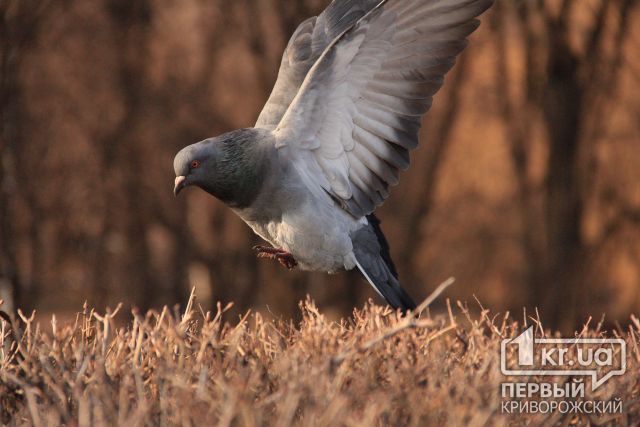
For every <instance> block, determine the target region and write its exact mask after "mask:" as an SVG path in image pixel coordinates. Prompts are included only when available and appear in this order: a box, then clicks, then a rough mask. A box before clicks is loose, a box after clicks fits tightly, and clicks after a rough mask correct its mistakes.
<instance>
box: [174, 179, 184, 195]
mask: <svg viewBox="0 0 640 427" xmlns="http://www.w3.org/2000/svg"><path fill="white" fill-rule="evenodd" d="M186 182H187V178H186V177H184V176H177V177H176V181H175V185H174V186H173V195H174V196H177V195H178V194H180V191H182V189H183V188H184V187H186V186H187V184H186Z"/></svg>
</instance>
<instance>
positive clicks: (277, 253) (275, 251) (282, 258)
mask: <svg viewBox="0 0 640 427" xmlns="http://www.w3.org/2000/svg"><path fill="white" fill-rule="evenodd" d="M253 250H254V251H257V252H258V258H267V259H275V260H276V261H278V262H279V263H280V265H282V266H283V267H285V268H286V269H288V270H292V269H293V268H294V267H295V266H297V265H298V261H296V259H295V258H294V257H293V255H291V254H290V253H289V252H287V251H285V250H284V249H279V248H272V247H270V246H260V245H257V246H254V247H253Z"/></svg>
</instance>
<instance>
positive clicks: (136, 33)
mask: <svg viewBox="0 0 640 427" xmlns="http://www.w3.org/2000/svg"><path fill="white" fill-rule="evenodd" d="M107 8H108V11H109V15H110V17H111V22H112V25H113V31H114V39H115V46H116V49H117V52H118V55H119V59H118V60H119V69H118V75H119V90H120V93H121V96H122V100H123V104H124V107H125V113H124V116H123V119H122V122H121V123H120V125H119V126H118V128H117V129H116V132H114V134H113V135H111V141H107V142H106V146H107V147H108V146H109V144H114V145H115V148H107V149H108V150H110V149H115V150H116V151H115V153H117V154H116V155H117V157H116V158H113V157H110V156H109V157H107V164H106V165H105V166H106V167H105V169H106V171H107V172H110V170H109V169H111V168H116V169H117V170H118V172H119V173H120V174H121V175H120V176H121V177H123V179H124V182H123V183H121V188H123V189H125V194H121V195H113V194H112V195H110V197H109V199H110V198H111V197H118V196H120V197H123V199H124V206H126V208H125V209H126V212H127V215H125V216H123V217H124V218H125V224H124V225H123V227H122V232H123V233H124V236H125V240H126V249H125V253H124V254H125V260H124V263H125V266H126V267H125V271H126V274H127V276H126V280H127V282H129V283H131V285H132V286H135V292H134V294H135V297H134V300H135V303H136V305H137V306H138V307H139V308H140V309H142V310H146V309H148V308H149V307H151V306H152V304H153V299H154V297H155V294H156V292H157V289H156V287H155V286H154V283H153V282H154V281H153V277H152V274H151V267H150V265H149V264H150V251H149V246H148V239H147V223H148V222H149V218H148V217H147V215H148V213H149V212H150V211H149V210H148V209H147V208H148V207H149V201H148V200H149V199H148V191H147V189H146V188H145V179H144V176H145V167H146V165H145V155H144V149H143V147H142V145H143V143H144V141H142V140H141V138H140V126H141V124H142V122H143V120H144V116H145V99H146V97H147V95H148V90H147V78H148V77H147V75H148V63H149V51H148V50H149V38H150V31H151V23H152V12H153V8H152V6H151V3H150V2H149V1H148V0H108V1H107ZM108 203H110V201H109V202H108ZM110 228H112V225H111V224H110V216H109V215H107V217H106V226H105V229H106V230H109V229H110Z"/></svg>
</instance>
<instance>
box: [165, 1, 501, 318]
mask: <svg viewBox="0 0 640 427" xmlns="http://www.w3.org/2000/svg"><path fill="white" fill-rule="evenodd" d="M492 2H493V0H334V1H333V2H332V3H330V4H329V6H327V8H326V9H325V10H324V11H323V12H322V13H321V14H320V15H319V16H317V17H312V18H309V19H307V20H306V21H304V22H303V23H302V24H300V26H299V27H298V28H297V29H296V31H295V32H294V34H293V36H292V37H291V39H290V41H289V43H288V45H287V47H286V49H285V52H284V55H283V57H282V62H281V65H280V70H279V74H278V78H277V81H276V83H275V86H274V88H273V91H272V93H271V95H270V97H269V99H268V101H267V103H266V105H265V107H264V109H263V110H262V112H261V113H260V115H259V117H258V120H257V122H256V124H255V126H254V127H252V128H245V129H239V130H235V131H232V132H229V133H225V134H223V135H220V136H217V137H214V138H209V139H206V140H204V141H200V142H197V143H195V144H192V145H189V146H187V147H185V148H183V149H182V150H181V151H180V152H178V154H177V155H176V156H175V159H174V164H173V166H174V170H175V174H176V179H175V183H174V194H175V195H176V196H177V195H178V194H179V193H180V191H182V190H183V189H184V188H185V187H188V186H196V187H199V188H201V189H202V190H204V191H206V192H207V193H209V194H211V195H212V196H214V197H216V198H217V199H219V200H220V201H222V202H223V203H225V204H226V205H227V206H228V207H229V208H231V209H232V210H233V211H234V212H235V213H236V214H237V215H238V216H239V217H240V218H241V219H242V220H244V221H245V222H246V223H247V224H248V225H249V226H250V227H251V228H252V229H253V231H254V232H255V233H256V234H257V235H258V236H260V237H261V238H262V239H264V240H265V241H266V242H268V243H270V245H271V246H266V245H265V246H262V245H260V246H255V247H254V249H255V250H256V251H257V253H258V257H261V258H269V259H274V260H276V261H278V262H279V263H280V264H282V265H283V266H284V267H286V268H288V269H291V268H294V267H296V266H298V267H299V268H301V269H303V270H312V271H323V272H328V273H334V272H338V271H341V270H352V269H355V268H357V269H358V270H359V271H360V272H361V273H362V275H363V276H364V278H365V279H366V280H367V281H368V282H369V283H370V284H371V285H372V286H373V288H374V289H375V290H376V291H377V292H378V294H380V296H382V297H383V298H384V299H385V300H386V302H387V303H388V304H389V305H390V306H391V307H393V308H394V309H399V310H401V311H402V312H406V311H408V310H414V309H415V308H416V304H415V303H414V301H413V300H412V298H411V297H410V296H409V295H408V294H407V292H406V291H405V290H404V289H403V288H402V287H401V286H400V282H399V279H398V273H397V271H396V268H395V266H394V264H393V261H392V259H391V256H390V252H389V251H390V250H389V244H388V242H387V240H386V238H385V236H384V234H383V232H382V229H381V227H380V221H379V220H378V219H377V218H376V216H375V215H374V210H375V209H376V208H377V207H378V206H380V205H381V204H382V203H383V202H384V201H385V199H386V198H387V197H388V195H389V188H390V187H391V186H394V185H396V184H397V183H398V175H399V172H400V171H401V170H405V169H407V168H408V167H409V152H410V150H412V149H414V148H416V146H417V145H418V132H419V129H420V127H421V121H422V116H423V115H424V114H425V113H426V112H427V111H428V110H429V108H430V106H431V102H432V98H433V95H434V94H435V93H436V92H437V91H438V90H439V89H440V87H441V86H442V84H443V79H444V75H445V74H446V73H447V71H449V70H450V69H451V67H452V66H453V65H454V63H455V59H456V56H457V55H458V54H459V53H460V52H461V51H462V50H463V49H464V48H465V46H466V44H467V37H468V36H469V35H470V34H471V33H472V32H473V31H475V30H476V29H477V28H478V26H479V21H478V20H477V17H478V16H479V15H480V14H482V13H483V12H484V11H485V10H487V9H488V8H489V7H490V6H491V4H492Z"/></svg>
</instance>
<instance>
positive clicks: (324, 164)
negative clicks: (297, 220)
mask: <svg viewBox="0 0 640 427" xmlns="http://www.w3.org/2000/svg"><path fill="white" fill-rule="evenodd" d="M492 1H493V0H386V1H382V2H379V3H378V4H377V5H375V6H374V7H373V8H372V9H371V10H369V11H368V12H367V13H366V14H365V15H363V16H362V17H361V18H359V19H358V20H357V21H356V22H354V23H353V24H352V25H351V26H350V27H348V28H346V29H344V30H343V31H342V32H341V33H340V34H339V35H337V36H336V37H335V38H334V39H333V40H332V41H331V42H330V43H329V45H328V46H327V47H326V49H325V50H324V52H323V53H322V54H321V55H320V56H319V58H318V59H317V60H316V61H315V63H314V65H313V66H312V67H311V69H310V70H309V72H308V73H307V75H306V77H305V79H304V81H303V83H302V86H301V87H300V90H299V91H298V93H297V94H296V96H295V98H294V99H293V101H292V102H291V105H290V107H289V108H288V110H287V111H286V113H285V115H284V116H283V118H282V120H281V121H280V123H279V124H278V126H277V128H276V129H275V131H274V133H275V135H276V141H277V147H279V148H280V149H283V150H286V152H287V155H289V156H290V159H291V161H292V162H293V164H294V165H295V167H296V169H297V170H298V171H299V172H300V174H301V176H302V177H303V179H304V180H305V182H306V184H307V186H308V187H309V188H310V190H311V191H313V192H314V193H316V194H318V195H319V194H322V193H324V195H325V196H324V197H327V196H326V194H329V195H330V196H331V197H332V198H333V199H334V200H337V201H338V202H340V204H341V205H342V206H343V208H344V209H346V210H347V211H348V212H350V213H351V214H352V215H353V216H355V217H362V216H364V215H366V214H369V213H370V212H372V211H373V210H374V209H375V208H376V206H378V205H380V204H381V203H382V202H383V201H384V200H385V199H386V198H387V196H388V187H389V186H390V185H394V184H396V183H397V182H398V173H399V170H401V169H406V168H407V167H408V166H409V150H410V149H413V148H415V147H416V145H417V144H418V130H419V128H420V125H421V117H422V115H423V114H424V113H426V112H427V110H428V109H429V107H430V106H431V100H432V97H433V95H434V94H435V93H436V92H437V91H438V90H439V89H440V87H441V86H442V83H443V77H444V75H445V73H446V72H447V71H448V70H449V69H450V68H451V67H452V66H453V64H454V62H455V57H456V55H458V54H459V53H460V52H461V51H462V50H463V49H464V47H465V45H466V38H467V36H469V34H471V33H472V32H473V31H474V30H475V29H476V28H477V27H478V25H479V22H478V21H477V20H476V19H475V18H476V17H477V16H478V15H480V14H481V13H482V12H483V11H485V10H486V9H487V8H488V7H489V6H490V5H491V4H492Z"/></svg>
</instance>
